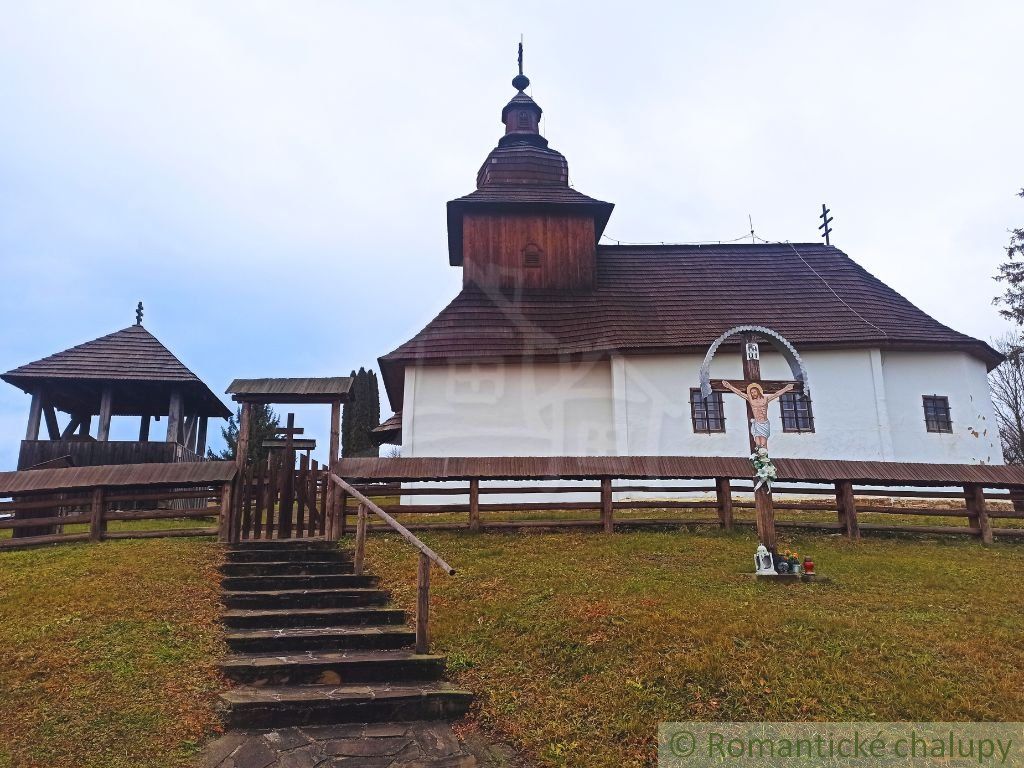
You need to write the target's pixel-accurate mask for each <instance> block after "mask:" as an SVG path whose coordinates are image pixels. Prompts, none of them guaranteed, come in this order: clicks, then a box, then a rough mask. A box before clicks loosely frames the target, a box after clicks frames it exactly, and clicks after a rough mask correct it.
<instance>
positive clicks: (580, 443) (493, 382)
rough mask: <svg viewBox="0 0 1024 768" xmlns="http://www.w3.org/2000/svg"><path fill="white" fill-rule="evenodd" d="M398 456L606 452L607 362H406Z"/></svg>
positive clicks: (609, 413) (609, 440) (610, 443)
mask: <svg viewBox="0 0 1024 768" xmlns="http://www.w3.org/2000/svg"><path fill="white" fill-rule="evenodd" d="M402 417H403V422H404V423H403V430H402V439H403V442H402V455H403V456H607V455H614V454H615V453H616V449H615V422H614V416H613V398H612V376H611V364H610V363H609V362H608V361H607V360H605V361H598V362H583V363H544V364H536V365H528V366H523V365H500V364H494V365H452V366H431V367H422V368H407V369H406V388H405V403H404V408H403V414H402Z"/></svg>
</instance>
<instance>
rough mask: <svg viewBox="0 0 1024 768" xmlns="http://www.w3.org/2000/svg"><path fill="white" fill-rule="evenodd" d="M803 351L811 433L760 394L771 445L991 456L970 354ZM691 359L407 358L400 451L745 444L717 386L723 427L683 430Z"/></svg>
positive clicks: (777, 366)
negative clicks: (936, 416)
mask: <svg viewBox="0 0 1024 768" xmlns="http://www.w3.org/2000/svg"><path fill="white" fill-rule="evenodd" d="M803 358H804V363H805V366H806V369H807V371H808V375H809V377H810V383H811V398H812V405H813V411H814V419H815V432H813V433H787V432H783V430H782V417H781V410H780V407H779V405H778V403H777V402H776V403H773V404H772V406H771V408H770V411H769V418H770V421H771V424H772V438H771V449H772V454H773V455H774V456H780V457H796V458H833V459H849V460H888V461H926V462H949V463H979V462H985V463H1001V462H1002V454H1001V451H1000V448H999V439H998V433H997V429H996V426H995V417H994V414H993V408H992V402H991V398H990V395H989V389H988V379H987V375H986V371H985V366H984V364H983V363H981V362H980V361H978V360H976V359H974V358H972V357H970V356H968V355H966V354H962V353H959V352H942V353H913V352H901V353H891V352H887V353H882V352H880V351H879V350H877V349H856V350H844V351H807V352H805V353H804V354H803ZM701 361H702V357H701V356H699V355H660V356H629V357H614V358H612V360H610V361H601V362H587V363H546V364H533V365H522V364H495V365H455V366H438V367H423V368H411V367H410V368H408V369H407V370H406V388H405V402H404V410H403V419H404V428H403V440H404V442H403V445H402V455H403V456H550V455H589V456H599V455H634V456H639V455H696V456H743V455H746V454H747V453H748V451H749V442H748V430H749V423H748V422H747V417H746V409H745V405H744V403H743V401H742V400H741V399H740V398H739V397H737V396H735V395H730V394H726V395H724V402H725V416H726V431H725V432H724V433H716V434H695V433H694V431H693V426H692V422H691V419H690V405H689V392H690V388H691V387H695V386H697V384H698V369H699V367H700V364H701ZM761 372H762V376H763V377H764V378H765V379H788V378H790V373H789V369H788V366H787V365H786V363H785V361H784V360H783V359H782V357H781V356H779V355H776V354H774V353H769V352H767V350H765V349H764V348H762V359H761ZM712 376H713V378H714V379H715V380H718V379H722V378H726V379H734V380H736V379H739V378H741V376H740V361H739V359H738V355H737V354H736V352H735V351H726V352H722V353H720V355H719V356H718V357H717V358H716V360H715V361H714V364H713V368H712ZM931 394H937V395H945V396H947V397H949V401H950V406H951V411H952V419H953V433H952V434H939V433H930V432H927V430H926V429H925V422H924V411H923V407H922V400H921V398H922V395H931ZM582 498H589V497H581V499H582ZM561 499H562V500H565V501H568V500H570V498H569V497H567V496H562V497H561ZM406 500H407V501H411V498H407V499H406ZM443 500H444V499H443V498H441V497H437V498H434V497H430V498H429V499H427V498H421V499H420V501H422V502H425V503H430V502H433V501H443ZM450 500H451V501H456V500H457V499H455V498H451V499H450ZM489 500H491V501H497V500H498V498H496V497H490V498H489ZM532 500H535V501H540V500H541V499H540V498H539V497H536V496H535V497H533V499H532Z"/></svg>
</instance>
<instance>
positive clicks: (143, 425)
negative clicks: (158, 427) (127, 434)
mask: <svg viewBox="0 0 1024 768" xmlns="http://www.w3.org/2000/svg"><path fill="white" fill-rule="evenodd" d="M150 421H151V418H150V415H149V414H148V413H147V414H146V415H145V416H143V417H142V418H141V420H140V421H139V442H140V443H148V442H149V424H150Z"/></svg>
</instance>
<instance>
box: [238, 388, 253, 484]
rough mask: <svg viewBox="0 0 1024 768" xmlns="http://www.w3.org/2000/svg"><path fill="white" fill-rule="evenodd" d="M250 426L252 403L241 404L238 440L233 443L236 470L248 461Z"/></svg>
mask: <svg viewBox="0 0 1024 768" xmlns="http://www.w3.org/2000/svg"><path fill="white" fill-rule="evenodd" d="M251 424H252V403H243V404H242V415H241V416H240V417H239V419H238V439H237V441H236V442H235V463H236V464H237V465H238V469H239V470H241V469H242V468H243V467H245V463H246V461H248V459H249V430H250V425H251Z"/></svg>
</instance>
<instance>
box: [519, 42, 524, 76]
mask: <svg viewBox="0 0 1024 768" xmlns="http://www.w3.org/2000/svg"><path fill="white" fill-rule="evenodd" d="M519 74H520V75H521V74H523V41H522V39H520V41H519Z"/></svg>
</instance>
